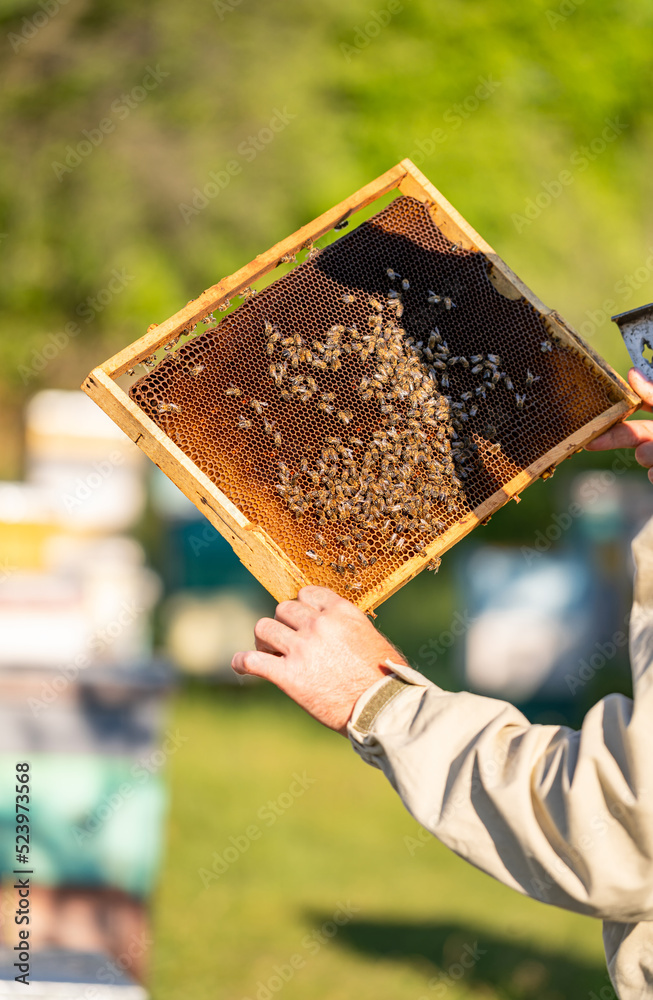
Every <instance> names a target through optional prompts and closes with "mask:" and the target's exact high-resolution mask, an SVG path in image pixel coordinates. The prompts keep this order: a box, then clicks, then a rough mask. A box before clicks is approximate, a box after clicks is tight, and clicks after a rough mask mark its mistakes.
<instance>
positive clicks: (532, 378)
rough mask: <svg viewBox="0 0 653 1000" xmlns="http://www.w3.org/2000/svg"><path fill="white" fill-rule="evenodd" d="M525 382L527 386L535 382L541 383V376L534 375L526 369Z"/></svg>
mask: <svg viewBox="0 0 653 1000" xmlns="http://www.w3.org/2000/svg"><path fill="white" fill-rule="evenodd" d="M524 381H525V382H526V385H532V384H533V382H539V381H540V376H539V375H533V373H532V372H531V371H529V370H528V368H527V369H526V378H525V380H524Z"/></svg>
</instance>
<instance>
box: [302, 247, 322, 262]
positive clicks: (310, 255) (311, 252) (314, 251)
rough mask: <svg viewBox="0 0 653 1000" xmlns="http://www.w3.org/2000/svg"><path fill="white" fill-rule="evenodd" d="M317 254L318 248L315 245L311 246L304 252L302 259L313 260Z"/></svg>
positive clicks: (318, 252)
mask: <svg viewBox="0 0 653 1000" xmlns="http://www.w3.org/2000/svg"><path fill="white" fill-rule="evenodd" d="M319 254H320V250H319V249H318V248H317V247H312V248H311V249H310V250H309V251H308V253H307V254H306V256H305V257H304V260H305V261H306V260H315V258H316V257H317V256H319Z"/></svg>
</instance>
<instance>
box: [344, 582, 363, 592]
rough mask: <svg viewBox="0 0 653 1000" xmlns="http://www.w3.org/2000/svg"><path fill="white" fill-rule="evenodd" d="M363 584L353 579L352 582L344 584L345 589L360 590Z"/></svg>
mask: <svg viewBox="0 0 653 1000" xmlns="http://www.w3.org/2000/svg"><path fill="white" fill-rule="evenodd" d="M362 587H363V584H362V582H361V581H360V580H354V581H352V583H346V584H345V590H361V589H362Z"/></svg>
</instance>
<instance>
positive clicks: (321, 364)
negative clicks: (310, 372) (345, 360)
mask: <svg viewBox="0 0 653 1000" xmlns="http://www.w3.org/2000/svg"><path fill="white" fill-rule="evenodd" d="M311 364H312V365H313V368H319V370H320V371H324V370H325V369H326V368H327V363H326V361H323V360H322V358H313V360H312V361H311Z"/></svg>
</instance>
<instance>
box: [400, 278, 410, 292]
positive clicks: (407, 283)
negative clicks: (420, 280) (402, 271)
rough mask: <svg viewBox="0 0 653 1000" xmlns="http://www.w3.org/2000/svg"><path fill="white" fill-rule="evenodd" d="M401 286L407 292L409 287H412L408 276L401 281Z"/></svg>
mask: <svg viewBox="0 0 653 1000" xmlns="http://www.w3.org/2000/svg"><path fill="white" fill-rule="evenodd" d="M401 287H402V288H403V290H404V291H405V292H407V291H408V289H409V288H410V281H409V280H408V278H404V279H403V281H402V282H401Z"/></svg>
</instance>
